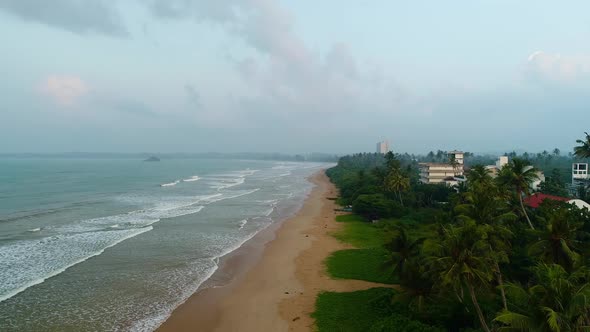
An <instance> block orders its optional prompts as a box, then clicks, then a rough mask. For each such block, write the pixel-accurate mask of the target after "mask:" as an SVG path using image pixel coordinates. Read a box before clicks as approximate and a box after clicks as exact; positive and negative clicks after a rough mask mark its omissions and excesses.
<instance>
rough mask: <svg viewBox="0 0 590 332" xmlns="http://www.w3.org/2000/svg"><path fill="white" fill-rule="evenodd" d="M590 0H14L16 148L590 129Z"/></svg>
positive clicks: (205, 146)
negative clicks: (589, 16)
mask: <svg viewBox="0 0 590 332" xmlns="http://www.w3.org/2000/svg"><path fill="white" fill-rule="evenodd" d="M588 12H590V2H588V1H583V0H580V1H574V0H571V1H562V2H556V1H549V0H520V1H514V0H449V1H434V0H430V1H426V0H415V1H398V0H373V1H353V0H322V1H317V0H315V1H312V0H214V1H213V0H93V1H85V0H52V1H38V0H0V40H1V41H2V43H1V44H0V45H1V46H0V91H2V95H1V97H0V152H4V153H14V152H17V153H18V152H41V153H53V152H74V151H78V152H79V151H84V152H144V151H149V152H210V151H215V152H285V153H305V152H327V153H339V154H341V153H352V152H363V151H369V152H371V151H374V149H375V143H376V142H377V141H380V140H382V139H387V140H389V142H390V145H391V147H392V148H393V149H394V151H397V152H411V153H425V152H428V151H430V150H438V149H441V150H449V149H462V150H466V151H473V152H481V153H485V152H491V153H494V152H497V153H500V152H505V151H512V150H519V151H520V150H527V151H531V152H538V151H542V150H549V151H551V150H552V149H553V148H555V147H557V148H560V149H561V150H562V151H571V150H572V149H573V146H574V145H575V140H576V139H578V138H581V137H582V136H583V133H584V131H590V127H589V124H590V122H589V121H588V120H589V115H590V110H589V109H590V20H588V15H587V13H588Z"/></svg>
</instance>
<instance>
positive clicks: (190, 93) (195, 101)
mask: <svg viewBox="0 0 590 332" xmlns="http://www.w3.org/2000/svg"><path fill="white" fill-rule="evenodd" d="M184 91H185V92H186V94H187V98H188V103H189V105H190V106H191V107H192V108H196V109H200V108H201V107H203V105H202V104H201V96H200V95H199V92H197V90H196V89H195V87H193V86H192V85H190V84H185V86H184Z"/></svg>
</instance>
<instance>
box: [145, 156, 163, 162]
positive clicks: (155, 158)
mask: <svg viewBox="0 0 590 332" xmlns="http://www.w3.org/2000/svg"><path fill="white" fill-rule="evenodd" d="M144 161H160V158H158V157H156V156H151V157H149V158H148V159H146V160H144Z"/></svg>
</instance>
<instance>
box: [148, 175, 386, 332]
mask: <svg viewBox="0 0 590 332" xmlns="http://www.w3.org/2000/svg"><path fill="white" fill-rule="evenodd" d="M311 181H312V182H313V183H314V184H316V187H315V188H314V189H313V190H312V192H311V193H310V195H309V197H308V198H307V199H306V201H305V202H304V204H303V207H302V208H301V210H300V211H299V212H298V213H297V214H296V215H295V216H294V217H292V218H290V219H289V220H287V221H285V222H284V223H283V224H282V225H281V226H280V228H278V230H276V231H273V234H272V235H271V237H274V239H272V238H271V239H269V238H268V234H267V235H266V242H265V245H264V246H263V247H262V249H261V250H260V251H261V252H260V254H259V255H258V256H259V258H258V259H256V260H255V261H254V262H253V263H252V266H250V267H249V268H248V269H246V271H245V272H244V273H242V274H241V275H239V276H238V277H236V278H235V279H234V280H233V281H232V282H230V283H229V284H228V285H226V286H224V287H220V288H215V289H205V290H203V291H200V292H197V293H196V294H195V295H193V296H192V297H191V298H190V299H189V300H188V301H187V302H185V303H184V304H183V305H181V306H180V307H179V308H177V309H176V310H175V311H174V313H173V314H172V316H171V317H170V318H169V319H168V320H167V321H166V322H165V323H164V324H163V325H162V326H161V327H160V329H159V331H207V332H208V331H223V332H225V331H240V332H250V331H251V332H260V331H273V332H274V331H311V330H313V325H314V321H313V319H312V318H311V317H310V314H311V313H312V312H313V311H314V310H315V301H316V297H317V295H318V293H319V292H321V291H338V292H348V291H355V290H362V289H368V288H371V287H380V286H386V287H391V285H382V284H375V283H370V282H365V281H358V280H333V279H330V277H328V276H327V275H326V272H325V266H324V264H323V261H324V260H325V259H326V258H327V257H328V256H329V255H330V253H332V252H334V251H337V250H341V249H346V248H350V247H349V246H347V245H346V244H343V243H341V242H339V241H338V240H336V239H335V238H334V237H333V236H331V235H330V233H332V232H335V231H337V230H338V229H339V228H340V227H342V224H339V223H337V222H336V221H335V220H334V218H335V216H336V214H337V213H336V212H335V211H334V208H335V207H336V206H335V203H334V201H332V200H329V199H328V198H329V197H336V195H337V191H336V189H335V187H334V186H333V184H332V183H331V182H330V181H329V179H328V177H327V176H326V175H325V173H324V172H319V173H317V174H316V175H314V176H313V177H312V178H311ZM253 241H254V242H255V241H265V235H264V234H263V235H261V236H260V237H259V238H258V239H257V238H256V237H255V238H254V239H253ZM250 246H251V247H255V246H254V245H252V244H250ZM246 247H247V246H246ZM253 251H255V249H253ZM242 256H244V255H242ZM250 256H256V254H252V253H251V254H250ZM234 258H235V260H239V259H246V258H244V257H242V258H240V257H239V255H237V256H236V257H234ZM227 264H229V265H231V264H232V262H231V260H230V261H229V262H228V263H227Z"/></svg>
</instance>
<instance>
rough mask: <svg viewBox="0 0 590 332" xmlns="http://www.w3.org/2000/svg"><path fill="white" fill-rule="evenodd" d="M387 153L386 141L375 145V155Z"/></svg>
mask: <svg viewBox="0 0 590 332" xmlns="http://www.w3.org/2000/svg"><path fill="white" fill-rule="evenodd" d="M389 151H390V150H389V142H388V141H381V142H379V143H377V153H381V154H386V153H387V152H389Z"/></svg>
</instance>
